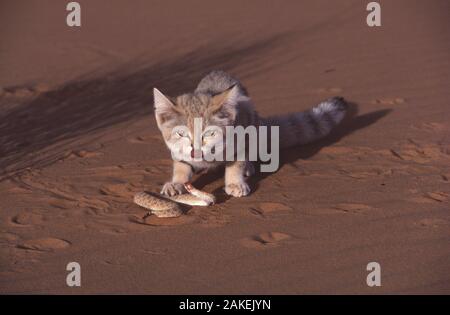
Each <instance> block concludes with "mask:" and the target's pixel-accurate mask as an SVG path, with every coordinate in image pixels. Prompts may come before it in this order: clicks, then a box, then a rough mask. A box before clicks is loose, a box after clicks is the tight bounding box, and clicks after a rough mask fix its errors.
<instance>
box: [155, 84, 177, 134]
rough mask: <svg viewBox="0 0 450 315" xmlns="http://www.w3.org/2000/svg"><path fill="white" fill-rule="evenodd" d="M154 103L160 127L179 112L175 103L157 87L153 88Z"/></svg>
mask: <svg viewBox="0 0 450 315" xmlns="http://www.w3.org/2000/svg"><path fill="white" fill-rule="evenodd" d="M153 103H154V108H155V117H156V122H157V123H158V126H159V127H160V128H161V126H162V125H164V123H166V122H167V121H169V120H171V119H173V118H175V116H176V115H177V114H178V112H177V110H176V106H175V104H174V103H173V102H172V101H171V100H170V99H169V98H168V97H167V96H165V95H164V94H163V93H161V92H160V91H159V90H158V89H157V88H153Z"/></svg>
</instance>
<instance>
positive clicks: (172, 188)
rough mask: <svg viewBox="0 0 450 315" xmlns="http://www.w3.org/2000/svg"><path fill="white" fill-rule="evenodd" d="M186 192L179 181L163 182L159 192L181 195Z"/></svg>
mask: <svg viewBox="0 0 450 315" xmlns="http://www.w3.org/2000/svg"><path fill="white" fill-rule="evenodd" d="M186 192H187V191H186V188H184V184H181V183H172V182H167V183H165V184H164V186H163V188H162V189H161V194H163V195H167V196H175V195H181V194H184V193H186Z"/></svg>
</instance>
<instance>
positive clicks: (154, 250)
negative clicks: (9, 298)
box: [0, 0, 450, 294]
mask: <svg viewBox="0 0 450 315" xmlns="http://www.w3.org/2000/svg"><path fill="white" fill-rule="evenodd" d="M106 2H107V4H106ZM380 2H381V4H382V10H383V11H382V12H383V13H382V14H383V15H382V19H383V20H382V21H383V25H382V27H380V28H377V29H376V28H369V27H368V26H367V25H366V22H365V20H366V13H367V12H366V11H365V4H364V3H361V1H342V2H341V1H340V2H339V3H337V2H336V3H335V2H333V3H331V2H330V1H282V2H276V1H268V0H267V1H245V2H242V1H231V2H230V1H229V2H228V4H227V6H226V7H222V8H218V7H217V5H216V4H215V3H213V2H211V1H184V2H178V1H164V2H157V3H153V2H149V1H134V2H133V5H131V4H128V3H126V1H119V0H117V1H97V2H89V1H80V3H81V6H82V8H83V12H85V13H83V26H82V27H81V29H78V30H75V29H70V28H68V27H67V26H66V25H65V24H64V16H65V14H66V13H65V5H64V3H58V4H56V2H54V1H28V2H27V4H26V5H25V4H21V3H19V2H16V1H6V2H5V3H3V4H2V9H1V10H0V21H2V22H1V23H2V24H5V25H8V26H10V27H8V28H5V27H2V28H1V30H0V32H1V36H2V39H3V40H2V42H3V43H4V44H3V45H2V49H1V50H0V68H1V70H0V87H1V89H0V200H1V203H0V216H1V220H0V251H1V253H0V257H1V258H0V292H2V293H83V294H84V293H149V294H174V293H186V294H207V293H218V294H231V293H234V294H244V293H245V294H249V293H253V294H283V293H284V294H299V293H328V294H329V293H352V294H360V293H366V294H378V293H447V294H448V293H450V285H449V283H450V276H449V264H448V262H449V259H450V247H449V241H450V238H449V231H450V214H449V197H450V185H449V183H450V182H449V180H450V138H449V136H450V130H449V128H450V127H449V125H448V117H449V115H450V107H449V106H448V101H449V92H448V86H449V78H450V77H449V60H450V58H449V51H450V50H449V48H450V47H449V46H450V44H449V43H450V40H449V29H448V25H447V24H448V22H447V20H448V17H447V13H446V12H448V10H449V9H450V6H449V4H448V2H447V1H433V3H431V2H430V3H429V2H424V1H389V2H387V1H380ZM105 6H107V7H108V10H105V9H104V7H105ZM237 8H238V9H237ZM186 12H190V13H189V14H186ZM168 15H170V16H171V19H170V21H168V20H167V19H166V18H165V17H167V16H168ZM212 69H223V70H226V71H230V72H231V73H233V74H234V75H236V76H237V77H239V78H240V79H241V80H242V81H243V82H244V84H245V85H246V86H247V87H248V89H249V92H250V95H251V96H252V98H253V99H254V102H255V104H256V107H257V109H258V111H259V113H260V114H261V115H262V116H268V115H272V114H281V113H286V112H295V111H301V110H304V109H307V108H309V107H310V106H312V105H315V104H317V103H318V102H319V101H321V100H323V99H326V98H328V97H331V96H335V95H342V96H344V97H345V98H346V99H348V100H350V101H351V111H350V114H349V115H348V117H347V118H346V120H345V121H344V123H343V124H342V125H341V126H340V127H339V128H338V129H336V131H335V132H334V133H333V134H331V135H330V136H329V137H328V138H326V139H323V140H322V141H320V142H317V143H313V144H310V145H306V146H303V147H298V148H292V149H289V150H286V151H283V152H282V153H281V165H280V168H279V170H278V171H277V172H275V173H259V174H257V175H256V176H255V177H254V178H252V179H251V181H250V183H251V187H252V188H253V189H252V190H253V192H252V194H251V195H250V196H248V197H245V198H230V197H229V196H227V195H226V194H225V193H224V191H223V176H222V174H221V171H220V170H219V171H218V172H216V173H209V174H203V175H200V176H197V177H195V179H194V185H195V186H196V187H198V188H201V189H204V190H206V191H209V192H213V193H214V194H215V195H216V197H217V200H218V202H217V203H216V204H215V205H213V206H210V207H186V208H185V209H184V210H185V215H183V216H181V217H179V218H173V219H172V218H170V219H169V218H157V217H155V216H145V215H146V211H145V209H142V208H140V207H138V206H137V205H135V204H133V203H132V200H133V195H134V194H135V193H136V192H139V191H144V190H147V191H152V192H157V191H159V189H160V187H161V185H162V184H163V183H164V182H165V181H166V180H168V178H169V176H170V172H171V159H170V154H169V152H168V150H167V149H166V148H165V145H164V142H163V141H162V138H161V137H160V134H159V131H158V129H157V126H156V122H155V119H154V117H153V110H152V88H153V87H157V88H158V89H161V91H164V93H167V94H168V95H176V94H179V93H182V92H185V91H188V90H190V89H193V88H194V87H195V85H196V84H197V82H198V80H199V79H200V78H201V77H202V76H203V75H204V74H205V73H207V72H208V71H210V70H212ZM71 261H76V262H79V263H80V265H81V268H82V286H81V287H79V288H70V287H68V286H67V285H66V282H65V277H66V275H67V271H66V265H67V264H68V263H69V262H71ZM371 261H376V262H379V263H380V264H381V266H382V286H381V287H378V288H370V287H368V286H367V285H366V276H367V273H368V272H367V271H366V266H367V264H368V263H369V262H371Z"/></svg>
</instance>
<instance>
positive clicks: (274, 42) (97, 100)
mask: <svg viewBox="0 0 450 315" xmlns="http://www.w3.org/2000/svg"><path fill="white" fill-rule="evenodd" d="M290 36H291V35H290V34H280V35H277V36H274V37H271V38H266V39H264V40H255V41H253V42H249V41H248V40H246V41H237V42H227V43H225V42H224V41H220V42H217V43H208V44H207V45H205V46H204V47H201V48H198V49H196V50H194V51H192V52H191V53H189V54H186V55H184V56H173V57H170V58H168V59H167V60H158V62H149V61H145V60H144V59H145V58H142V59H143V60H136V61H134V62H133V63H132V64H126V65H123V66H121V67H120V68H119V69H116V70H114V71H109V72H103V73H101V71H96V72H95V73H91V74H88V75H85V76H83V77H81V78H78V79H76V80H73V81H71V82H69V83H67V84H65V85H63V86H60V87H58V88H56V89H54V90H52V91H49V92H46V93H43V94H40V95H38V96H37V97H36V98H34V99H33V100H31V101H29V102H27V103H24V104H22V105H21V106H19V107H17V108H14V109H11V110H9V111H6V112H0V180H1V179H2V178H3V179H4V178H6V177H8V176H9V175H12V174H14V173H17V172H20V171H21V170H24V169H26V168H28V167H33V168H34V167H43V166H46V165H49V164H52V163H54V162H55V161H56V160H57V159H59V158H60V156H57V154H55V152H59V153H61V152H60V151H61V150H67V147H68V146H69V147H70V143H69V144H68V142H70V141H71V140H74V139H80V138H81V137H82V136H84V135H86V134H90V133H93V132H96V131H98V130H101V129H104V128H107V127H110V126H112V125H116V124H120V123H123V122H129V121H132V120H133V119H136V118H140V117H142V116H144V117H145V116H146V117H149V123H154V119H153V117H152V115H151V112H152V105H153V92H152V89H153V87H158V88H159V89H160V90H161V91H163V92H164V93H167V94H168V95H177V94H181V93H184V92H187V91H189V90H192V89H194V88H195V85H196V84H197V83H198V82H199V80H200V79H201V77H202V76H204V75H205V74H206V73H207V72H209V71H211V70H213V69H223V70H225V71H229V72H231V73H234V72H239V76H240V77H242V78H243V79H245V78H248V77H250V76H254V75H256V74H258V73H261V72H267V71H268V70H270V68H271V67H274V66H279V65H280V64H282V63H288V62H289V61H290V60H291V59H292V58H296V56H297V55H292V56H289V55H286V53H284V54H285V55H284V56H282V58H281V57H280V58H277V59H276V60H275V61H274V60H273V54H274V53H275V54H276V53H277V51H276V50H277V49H278V48H280V47H285V46H286V45H287V44H288V43H289V38H290ZM274 50H275V52H274ZM284 51H285V50H284ZM295 54H298V53H295ZM268 60H270V62H267V61H268ZM49 147H51V148H52V154H53V155H51V154H50V155H49V154H41V151H45V150H46V149H48V148H49ZM58 150H59V151H58ZM40 155H41V156H40Z"/></svg>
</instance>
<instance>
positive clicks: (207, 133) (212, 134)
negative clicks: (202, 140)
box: [203, 130, 216, 137]
mask: <svg viewBox="0 0 450 315" xmlns="http://www.w3.org/2000/svg"><path fill="white" fill-rule="evenodd" d="M215 135H216V132H215V131H214V130H208V131H206V132H205V133H204V134H203V137H214V136H215Z"/></svg>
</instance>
